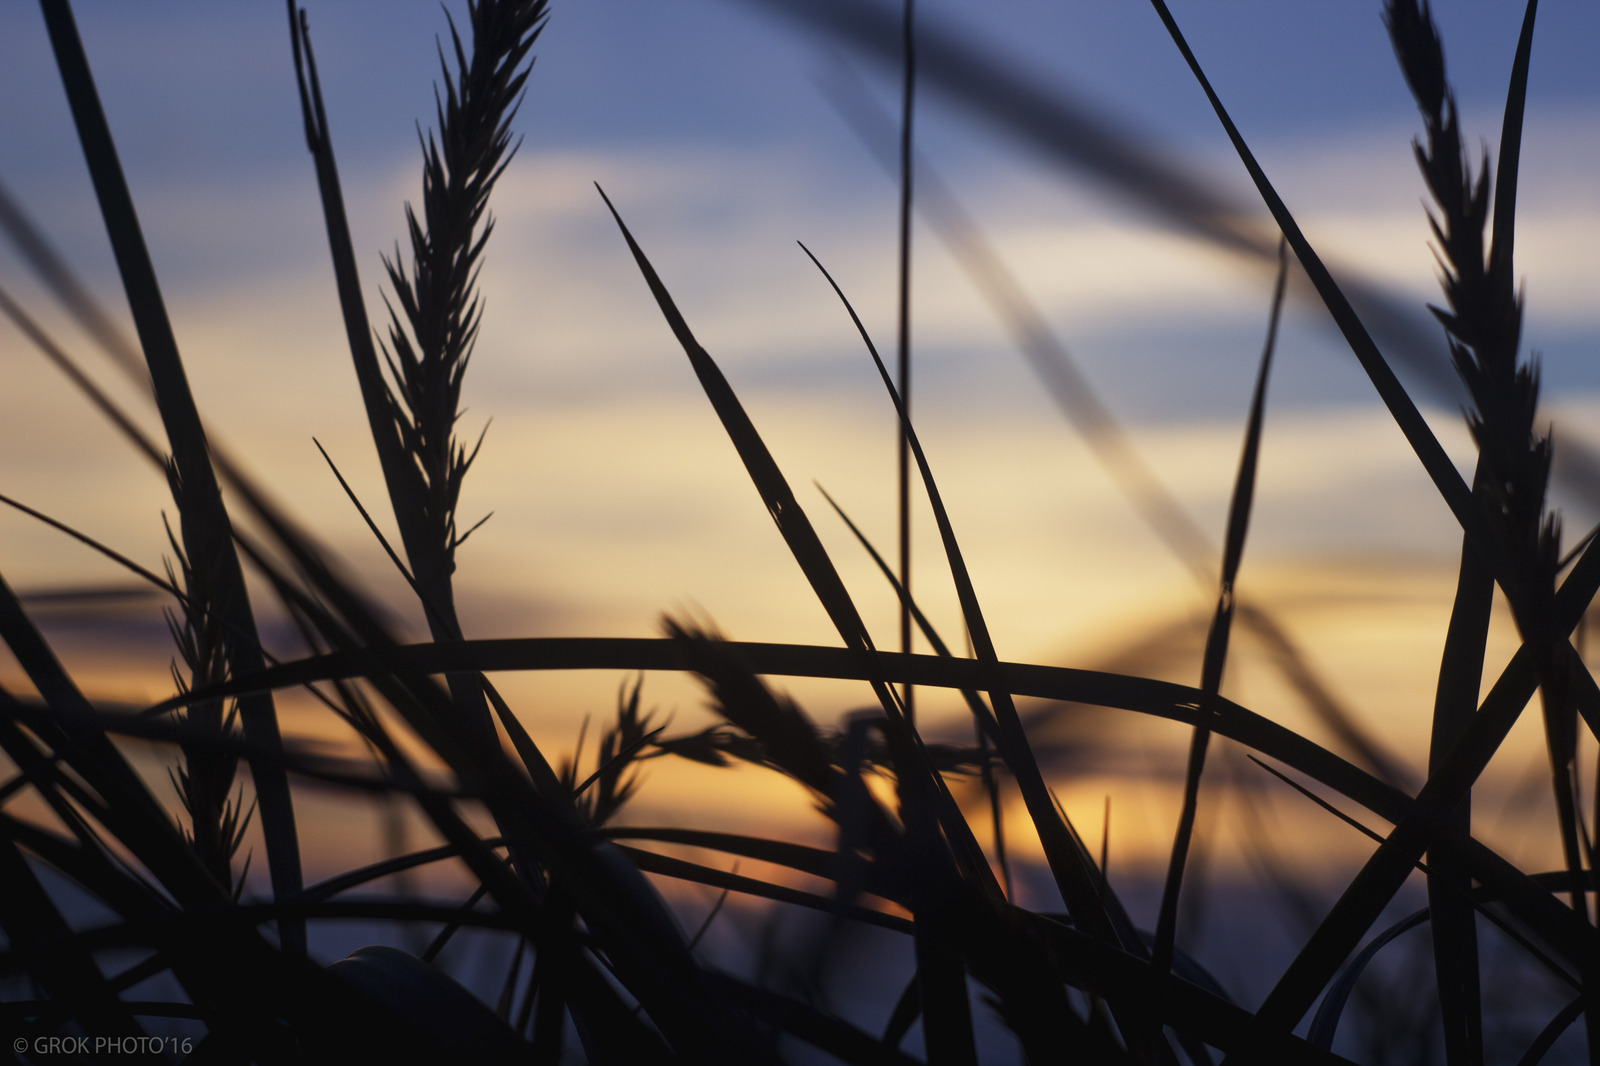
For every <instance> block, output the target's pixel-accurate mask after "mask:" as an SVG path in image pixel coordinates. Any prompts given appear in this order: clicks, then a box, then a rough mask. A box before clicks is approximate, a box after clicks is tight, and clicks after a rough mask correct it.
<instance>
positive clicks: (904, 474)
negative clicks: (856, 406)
mask: <svg viewBox="0 0 1600 1066" xmlns="http://www.w3.org/2000/svg"><path fill="white" fill-rule="evenodd" d="M901 2H902V13H901V31H900V40H901V50H902V59H903V76H904V77H903V82H902V86H901V102H900V247H899V252H900V260H899V322H900V343H899V353H898V355H899V362H898V366H897V370H898V372H899V378H898V380H899V383H900V396H901V399H902V401H903V402H904V404H905V410H904V411H903V412H901V415H900V425H899V433H898V439H897V440H896V441H895V445H896V447H895V473H896V477H897V479H898V480H897V482H896V489H897V495H896V502H897V506H898V510H897V512H896V513H897V514H898V516H899V532H900V585H901V587H902V588H904V589H905V590H906V595H907V596H909V595H910V594H911V448H910V446H909V445H908V444H907V443H906V423H907V420H908V419H909V418H910V417H911V416H910V412H911V203H912V180H913V177H914V175H915V156H913V154H912V151H911V146H912V129H913V122H912V115H913V105H914V104H915V101H916V96H917V92H916V90H917V35H916V4H915V2H914V0H901ZM900 652H901V654H903V655H910V654H911V609H910V607H909V606H908V604H907V602H906V601H902V602H901V604H900ZM915 691H916V690H915V688H914V687H913V686H911V685H906V686H904V687H903V688H902V689H901V691H900V702H901V703H902V704H904V705H905V711H906V721H907V722H910V723H911V724H912V725H915V724H916V720H917V719H916V713H915V709H914V708H915V704H914V703H913V699H914V695H915Z"/></svg>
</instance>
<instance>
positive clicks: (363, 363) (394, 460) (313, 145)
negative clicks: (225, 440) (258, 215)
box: [286, 0, 420, 542]
mask: <svg viewBox="0 0 1600 1066" xmlns="http://www.w3.org/2000/svg"><path fill="white" fill-rule="evenodd" d="M286 5H287V8H288V12H289V36H290V39H291V41H292V43H293V46H294V69H295V84H296V86H297V88H298V89H299V93H300V111H301V117H302V119H303V120H304V123H305V132H306V147H307V148H308V149H309V150H310V152H311V156H312V160H313V162H314V163H315V166H316V172H317V189H318V192H319V193H320V195H321V198H322V212H323V220H324V222H325V224H326V226H327V230H328V250H329V252H330V254H331V255H332V257H333V274H334V281H335V284H336V286H337V288H338V293H339V309H340V312H341V313H342V315H343V317H344V324H345V336H346V339H347V340H348V342H349V345H350V356H351V362H352V363H353V364H354V367H355V372H356V382H357V384H358V385H359V386H360V389H361V401H362V404H363V406H364V407H365V408H366V412H367V426H368V429H369V430H370V431H371V433H372V443H373V446H374V447H375V448H376V449H377V452H378V462H379V466H380V468H381V469H382V471H383V478H384V484H385V486H386V487H387V488H388V490H389V496H390V499H391V501H396V502H399V501H413V500H417V501H418V502H420V498H419V493H420V489H419V487H418V486H417V485H416V481H417V477H416V475H415V474H414V473H412V472H408V470H407V468H406V464H405V452H404V449H403V447H402V445H401V442H400V433H399V428H398V426H397V425H396V422H395V413H394V410H393V408H392V406H391V401H390V399H389V394H388V391H387V390H386V389H385V388H384V384H383V372H382V370H381V369H380V367H379V364H378V353H377V348H376V346H375V345H374V344H373V340H372V327H371V325H370V324H369V322H368V319H367V309H366V303H365V301H364V300H363V299H362V296H361V276H360V272H359V271H358V270H357V268H356V256H355V248H354V245H353V243H352V242H351V239H350V225H349V221H348V218H347V216H346V213H345V207H344V192H343V189H342V187H341V185H340V183H339V169H338V164H337V163H336V161H335V159H334V154H333V141H332V138H331V135H330V134H329V132H328V117H327V112H326V109H325V107H324V105H323V100H322V85H321V82H320V80H319V79H318V77H317V61H316V56H315V54H314V53H313V52H312V49H311V33H310V29H309V28H308V24H307V20H306V15H305V13H304V12H303V11H301V10H300V9H299V5H298V4H297V3H296V0H286ZM419 510H420V508H418V507H402V506H398V505H397V506H396V507H395V520H396V521H397V522H398V523H400V525H401V527H402V534H401V539H402V540H403V541H408V538H407V537H406V536H405V533H404V529H405V525H406V523H407V522H408V521H410V520H412V518H411V516H413V515H415V514H417V513H418V512H419ZM408 542H409V541H408Z"/></svg>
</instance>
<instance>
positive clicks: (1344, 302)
mask: <svg viewBox="0 0 1600 1066" xmlns="http://www.w3.org/2000/svg"><path fill="white" fill-rule="evenodd" d="M1150 2H1151V4H1152V5H1154V7H1155V9H1156V14H1157V15H1159V16H1160V18H1161V21H1162V23H1163V25H1165V26H1166V28H1167V32H1168V33H1169V34H1170V35H1171V36H1172V40H1173V43H1174V44H1176V45H1177V46H1178V50H1179V51H1180V52H1181V53H1182V54H1183V58H1184V60H1185V61H1186V62H1187V63H1188V65H1189V69H1190V71H1191V72H1192V73H1193V74H1194V76H1195V80H1196V81H1198V82H1199V83H1200V87H1201V89H1202V90H1204V92H1205V94H1206V98H1207V99H1208V100H1209V101H1210V102H1211V107H1212V109H1213V110H1214V111H1215V112H1216V114H1217V118H1218V120H1219V121H1220V122H1221V123H1222V126H1223V129H1224V130H1226V132H1227V134H1228V139H1229V140H1230V141H1231V142H1232V143H1233V146H1234V149H1235V151H1236V152H1237V153H1238V155H1239V159H1240V161H1241V162H1243V163H1244V166H1245V169H1246V170H1247V171H1248V172H1249V174H1250V178H1251V180H1252V181H1253V182H1254V183H1255V186H1256V189H1257V191H1258V192H1259V193H1260V194H1261V198H1262V200H1263V201H1264V202H1265V203H1266V205H1267V208H1268V210H1270V211H1271V212H1272V217H1273V219H1274V220H1275V221H1276V222H1277V223H1278V228H1279V230H1281V231H1282V234H1283V236H1284V238H1285V239H1287V240H1288V242H1289V247H1290V248H1292V249H1293V250H1294V253H1295V257H1296V258H1297V259H1298V260H1299V262H1300V266H1301V268H1302V269H1304V270H1305V272H1306V276H1307V277H1308V278H1310V279H1311V284H1312V285H1313V286H1314V287H1315V288H1316V290H1317V294H1318V295H1319V296H1320V297H1322V302H1323V305H1324V306H1326V307H1327V309H1328V312H1329V313H1330V314H1331V315H1332V316H1333V320H1334V324H1335V325H1337V326H1338V327H1339V332H1340V333H1341V334H1343V335H1344V338H1345V342H1346V343H1347V344H1349V346H1350V350H1351V351H1352V352H1353V353H1355V356H1356V359H1357V360H1358V361H1359V362H1360V363H1361V366H1362V369H1363V370H1365V371H1366V372H1367V377H1368V378H1369V379H1370V380H1371V381H1372V384H1373V387H1374V388H1376V389H1377V392H1378V396H1379V398H1380V399H1382V400H1383V403H1384V406H1385V407H1387V408H1388V409H1389V413H1390V414H1391V415H1392V416H1393V417H1394V420H1395V424H1396V425H1397V426H1399V428H1400V431H1401V432H1402V433H1403V434H1404V435H1405V438H1406V441H1407V442H1408V443H1409V444H1410V445H1411V450H1412V451H1413V452H1414V453H1416V456H1417V458H1418V459H1419V460H1420V461H1421V463H1422V466H1423V469H1424V470H1426V471H1427V473H1428V476H1429V477H1430V478H1431V479H1432V480H1433V483H1434V486H1435V487H1436V488H1437V489H1438V490H1439V494H1440V495H1441V496H1442V497H1443V498H1444V502H1445V503H1446V505H1448V506H1449V508H1450V511H1451V513H1452V514H1454V515H1455V518H1456V521H1457V522H1458V523H1459V524H1460V525H1461V528H1462V530H1463V531H1464V532H1465V534H1466V536H1467V538H1468V539H1469V540H1470V541H1472V544H1473V546H1474V547H1475V548H1476V549H1477V550H1478V551H1479V552H1481V553H1482V554H1483V557H1484V558H1485V559H1488V560H1491V568H1492V569H1493V570H1494V573H1495V576H1496V579H1497V580H1498V581H1499V582H1500V584H1501V585H1502V587H1504V588H1506V590H1507V594H1508V596H1510V597H1511V598H1512V599H1513V600H1520V591H1521V589H1520V583H1519V582H1518V581H1517V579H1516V576H1515V574H1514V573H1513V572H1512V570H1511V568H1510V567H1509V566H1508V565H1507V561H1506V560H1505V558H1504V555H1503V553H1501V552H1500V551H1499V549H1498V546H1497V544H1496V543H1495V540H1494V538H1493V536H1491V534H1490V532H1489V529H1488V524H1487V522H1486V521H1485V520H1484V518H1483V515H1482V513H1481V512H1480V510H1479V509H1478V507H1477V505H1476V504H1475V503H1474V502H1473V499H1472V494H1471V492H1470V490H1469V489H1468V488H1467V484H1466V482H1465V481H1463V480H1462V478H1461V474H1460V473H1459V472H1458V471H1457V470H1456V468H1455V464H1453V463H1452V462H1451V461H1450V457H1449V456H1448V455H1446V454H1445V451H1444V448H1443V446H1442V445H1440V443H1439V441H1438V438H1437V437H1435V436H1434V434H1433V430H1432V429H1430V428H1429V427H1428V424H1427V422H1426V420H1424V419H1423V417H1422V413H1421V412H1420V411H1418V410H1417V406H1416V404H1415V403H1413V402H1412V400H1411V397H1410V396H1408V395H1407V394H1406V391H1405V389H1404V387H1403V386H1401V384H1400V381H1399V379H1398V378H1396V377H1395V375H1394V371H1393V370H1392V369H1391V368H1390V366H1389V364H1388V362H1387V361H1386V360H1385V359H1384V357H1383V354H1382V353H1381V352H1380V351H1378V346H1377V345H1376V344H1375V343H1374V342H1373V340H1372V337H1371V335H1370V334H1368V332H1367V329H1366V326H1365V325H1363V324H1362V322H1361V319H1360V317H1359V316H1357V314H1356V312H1355V309H1354V308H1353V307H1351V306H1350V301H1349V300H1348V299H1347V298H1346V297H1345V295H1344V293H1343V291H1342V290H1341V289H1340V288H1339V285H1338V283H1337V282H1335V281H1334V280H1333V275H1332V274H1330V273H1329V272H1328V268H1327V267H1326V266H1325V265H1324V264H1323V262H1322V259H1321V258H1320V257H1319V256H1318V255H1317V253H1316V251H1315V250H1314V249H1313V248H1312V247H1311V243H1310V242H1309V241H1307V240H1306V237H1305V234H1304V233H1302V232H1301V230H1300V226H1299V224H1298V223H1297V222H1295V220H1294V216H1293V215H1291V214H1290V213H1289V209H1288V207H1287V206H1285V205H1284V202H1283V199H1282V198H1281V197H1280V196H1279V195H1278V193H1277V190H1276V189H1274V188H1273V186H1272V183H1271V182H1270V181H1269V180H1268V179H1267V176H1266V173H1265V172H1264V171H1263V170H1262V169H1261V166H1260V164H1259V163H1257V162H1256V158H1255V155H1254V154H1253V153H1252V152H1251V151H1250V149H1249V147H1248V146H1247V145H1246V144H1245V141H1244V138H1243V137H1242V136H1241V135H1240V133H1239V130H1238V128H1237V127H1236V126H1235V125H1234V124H1233V119H1232V118H1230V117H1229V115H1228V112H1227V109H1226V108H1224V107H1223V105H1222V100H1221V99H1220V98H1219V97H1218V96H1217V94H1216V92H1215V90H1213V89H1212V87H1211V82H1210V80H1209V79H1208V78H1207V77H1206V75H1205V72H1204V71H1203V70H1201V68H1200V63H1199V61H1198V60H1197V59H1195V57H1194V53H1193V52H1192V51H1190V49H1189V43H1188V41H1186V40H1185V39H1184V36H1183V33H1182V31H1181V30H1179V29H1178V24H1177V22H1176V21H1174V20H1173V18H1172V14H1171V12H1169V11H1168V10H1167V5H1166V3H1165V2H1164V0H1150Z"/></svg>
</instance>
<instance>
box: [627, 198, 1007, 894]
mask: <svg viewBox="0 0 1600 1066" xmlns="http://www.w3.org/2000/svg"><path fill="white" fill-rule="evenodd" d="M595 188H596V189H597V190H598V191H599V193H600V198H601V199H602V200H603V201H604V202H605V204H606V208H607V210H609V211H610V212H611V216H612V218H613V219H614V220H615V221H616V223H617V227H618V229H619V230H620V231H621V233H622V237H623V240H624V241H626V242H627V245H628V248H629V251H630V252H631V253H632V255H633V258H634V262H635V264H636V265H637V266H638V268H639V272H640V274H641V275H643V277H644V279H645V283H646V285H647V286H648V287H649V289H650V292H651V295H652V296H653V297H654V298H655V300H656V304H657V306H658V307H659V308H660V310H661V313H662V316H663V317H664V318H666V320H667V324H668V326H669V327H670V328H671V329H672V332H673V335H674V336H675V337H676V338H677V340H678V343H679V344H680V345H681V346H682V348H683V350H684V353H685V355H687V356H688V358H689V362H690V365H691V366H692V368H693V369H694V372H695V376H696V377H697V378H698V379H699V381H700V384H701V388H702V389H703V391H704V392H705V394H706V397H707V399H708V400H710V402H711V405H712V407H713V409H714V410H715V411H716V412H717V416H718V418H719V419H720V420H721V422H722V425H723V429H724V431H725V432H726V433H727V434H728V438H729V440H730V441H731V442H732V443H733V445H734V449H735V451H737V452H738V454H739V458H740V460H741V461H742V462H743V464H744V466H745V470H746V471H747V472H748V473H749V475H750V478H751V481H752V482H753V483H754V485H755V487H756V489H757V491H758V492H759V493H760V495H761V497H762V500H763V502H764V503H765V504H766V506H767V512H768V514H770V515H771V516H772V519H773V521H774V522H775V523H776V524H777V526H778V530H779V532H780V533H781V534H782V536H783V538H784V541H785V543H786V544H787V545H788V547H789V551H790V554H792V555H793V556H794V558H795V561H796V562H797V563H798V564H799V565H800V568H801V571H802V572H803V573H804V574H805V576H806V579H807V581H808V582H809V583H810V585H811V587H812V590H813V592H814V593H815V594H816V596H817V598H818V600H820V601H821V603H822V606H823V609H824V610H826V611H827V613H828V616H829V618H830V619H831V620H832V622H833V624H834V627H835V628H836V629H837V630H838V632H839V635H840V637H841V638H843V640H844V642H845V645H846V647H847V648H849V650H850V651H851V653H852V654H853V655H854V656H856V657H857V658H859V659H860V661H861V664H862V667H863V668H864V672H865V673H866V676H867V679H868V682H869V684H870V685H871V687H872V690H873V694H874V695H875V696H876V697H877V698H878V702H879V704H880V706H881V707H882V708H883V711H884V716H885V719H886V720H887V722H888V723H889V726H888V730H887V734H886V735H887V737H888V739H889V741H890V744H891V746H892V747H894V748H895V751H896V761H897V762H898V763H899V764H900V767H901V772H900V773H899V774H897V775H896V776H897V783H898V785H899V788H900V790H901V795H902V800H903V802H904V805H905V811H906V818H907V820H908V824H910V825H911V826H912V827H913V829H914V835H915V836H916V837H917V839H918V840H919V841H920V845H919V846H921V847H922V848H923V858H924V859H926V860H927V861H929V862H934V863H937V862H942V859H940V858H936V856H938V855H939V854H940V848H942V847H944V846H945V844H944V842H942V841H941V840H940V838H939V835H938V833H937V830H936V829H935V828H934V823H935V821H937V823H938V824H939V826H940V827H942V828H943V829H944V832H945V834H946V840H947V841H948V842H949V843H950V844H958V845H959V846H956V847H955V848H954V851H953V853H952V852H949V851H946V852H945V855H946V856H947V857H953V858H954V859H955V861H957V862H960V863H963V864H964V859H965V857H966V856H968V855H974V854H975V855H981V851H979V849H978V847H977V844H976V841H973V840H972V839H971V831H970V829H969V827H968V826H967V824H966V821H965V819H964V818H962V817H961V815H960V812H959V811H958V810H956V809H954V805H953V803H950V802H948V801H947V794H943V795H941V792H940V789H941V787H942V781H940V780H939V779H938V778H937V775H936V774H934V772H933V771H932V769H931V768H930V767H929V766H928V764H927V759H926V755H925V753H924V752H923V751H922V750H921V746H920V740H919V739H918V738H917V736H916V732H915V730H914V729H911V728H909V724H908V723H906V721H905V716H904V714H903V712H902V710H901V708H900V706H899V704H898V702H897V699H896V696H895V694H894V693H892V692H891V691H890V690H889V687H888V685H887V684H886V683H885V682H884V681H883V678H882V664H881V662H880V660H879V659H878V657H877V655H876V649H875V648H874V647H873V643H872V638H871V635H870V634H869V633H868V632H867V629H866V626H865V624H864V623H863V622H862V620H861V616H860V614H858V613H857V611H856V607H855V604H854V602H852V600H851V599H850V594H849V592H848V591H847V590H846V589H845V587H844V582H843V581H842V580H841V579H840V577H839V573H838V571H837V570H836V569H835V568H834V565H833V560H832V559H830V558H829V557H828V553H827V551H826V549H824V548H823V546H822V542H821V540H820V539H818V537H817V534H816V530H815V529H813V528H812V525H811V522H810V520H809V519H808V518H807V517H806V514H805V512H804V510H802V509H801V507H800V504H799V503H798V501H796V500H795V497H794V492H793V491H792V490H791V489H790V487H789V483H788V482H787V481H786V480H785V479H784V477H783V473H782V471H780V470H779V469H778V465H777V463H776V462H775V461H774V460H773V458H772V454H771V452H769V451H768V450H767V446H766V444H765V443H764V442H763V441H762V440H761V437H760V434H758V433H757V432H756V429H755V426H754V425H753V424H752V423H751V421H750V417H749V415H748V414H746V413H745V410H744V407H743V405H742V404H740V402H739V399H738V397H737V396H736V395H735V394H734V392H733V389H732V388H731V387H730V386H729V384H728V381H727V379H726V378H725V377H724V376H723V374H722V371H721V369H719V368H718V366H717V365H716V363H715V362H714V361H713V360H712V358H711V356H710V354H709V353H707V352H706V350H705V349H704V348H703V347H701V346H700V343H699V342H698V341H697V340H695V337H694V334H693V333H691V332H690V330H689V326H688V323H687V322H685V321H684V318H683V315H682V314H681V313H680V312H679V310H678V307H677V305H676V303H675V302H674V301H673V299H672V296H671V294H670V293H668V292H667V289H666V286H665V285H664V284H662V282H661V278H660V277H659V275H657V273H656V271H655V268H654V267H653V266H651V264H650V260H649V259H648V258H647V257H646V256H645V254H644V250H643V249H641V248H640V247H639V244H638V242H637V241H635V240H634V238H633V234H632V233H631V232H630V231H629V230H628V227H627V225H626V224H624V223H623V221H622V216H621V215H620V214H619V213H618V212H617V209H616V207H615V206H614V205H613V204H612V203H611V201H610V199H609V198H608V197H607V196H606V194H605V190H604V189H601V188H600V187H599V185H598V184H596V186H595ZM968 872H969V873H972V874H974V875H976V877H977V880H978V881H979V882H980V883H983V882H986V881H987V882H992V880H993V878H992V875H991V874H989V871H988V866H987V863H984V864H982V867H981V869H972V870H969V871H968ZM925 884H927V885H928V886H929V887H930V889H931V888H933V887H936V886H938V885H943V884H945V882H943V881H936V880H931V879H925ZM994 887H995V890H996V891H998V885H996V886H994Z"/></svg>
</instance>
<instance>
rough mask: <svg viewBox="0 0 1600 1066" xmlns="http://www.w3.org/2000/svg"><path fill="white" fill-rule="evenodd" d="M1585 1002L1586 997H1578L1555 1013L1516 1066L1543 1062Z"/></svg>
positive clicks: (1575, 1018) (1581, 1010) (1535, 1065)
mask: <svg viewBox="0 0 1600 1066" xmlns="http://www.w3.org/2000/svg"><path fill="white" fill-rule="evenodd" d="M1586 1002H1587V997H1585V996H1578V997H1576V998H1575V999H1573V1000H1571V1001H1570V1002H1569V1003H1568V1004H1567V1005H1566V1006H1565V1007H1562V1008H1561V1009H1560V1010H1559V1011H1557V1012H1556V1016H1555V1017H1554V1018H1551V1019H1550V1021H1549V1023H1548V1024H1546V1025H1545V1027H1544V1028H1543V1029H1541V1030H1539V1035H1538V1036H1536V1037H1535V1038H1534V1040H1533V1043H1531V1044H1529V1045H1528V1050H1527V1051H1524V1052H1523V1053H1522V1057H1521V1058H1519V1059H1518V1060H1517V1066H1538V1064H1539V1063H1541V1062H1543V1061H1544V1057H1545V1056H1546V1055H1548V1054H1549V1053H1550V1049H1551V1048H1553V1047H1555V1046H1556V1041H1557V1040H1560V1039H1561V1034H1562V1033H1565V1032H1566V1031H1567V1029H1568V1028H1569V1027H1570V1026H1571V1025H1572V1023H1573V1022H1575V1021H1577V1020H1578V1016H1579V1015H1581V1014H1582V1013H1583V1011H1584V1005H1585V1004H1586Z"/></svg>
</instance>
